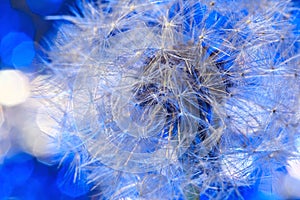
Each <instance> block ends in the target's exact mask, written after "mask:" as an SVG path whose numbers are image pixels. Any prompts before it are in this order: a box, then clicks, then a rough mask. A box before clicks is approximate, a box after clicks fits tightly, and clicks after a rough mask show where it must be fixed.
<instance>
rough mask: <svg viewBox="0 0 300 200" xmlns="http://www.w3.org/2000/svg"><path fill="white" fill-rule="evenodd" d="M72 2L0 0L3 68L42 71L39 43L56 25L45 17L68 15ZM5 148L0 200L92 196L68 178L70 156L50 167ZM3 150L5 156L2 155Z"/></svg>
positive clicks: (0, 66)
mask: <svg viewBox="0 0 300 200" xmlns="http://www.w3.org/2000/svg"><path fill="white" fill-rule="evenodd" d="M72 3H74V2H73V0H0V25H1V26H0V70H5V69H17V70H20V71H22V72H24V73H27V72H36V71H37V70H39V69H36V68H33V66H32V62H33V61H34V60H35V59H36V56H37V52H36V51H37V49H38V47H37V45H38V44H39V43H40V42H41V40H42V38H43V37H44V36H45V35H47V34H48V32H49V30H51V28H52V26H53V24H52V21H49V20H45V16H48V15H57V14H67V13H68V8H69V6H71V5H72ZM0 115H1V109H0ZM0 121H1V116H0ZM2 122H3V121H2ZM2 122H0V127H1V123H2ZM1 132H2V133H1ZM3 132H4V131H3V129H0V142H1V143H3V142H6V141H5V140H4V139H3V137H4V136H3V135H4V134H3ZM11 132H13V131H11ZM1 145H2V144H1ZM2 146H6V145H2ZM7 146H9V145H7ZM8 149H9V148H8ZM2 150H3V148H2V147H1V148H0V157H1V156H2V157H3V156H4V159H2V160H1V162H0V200H4V199H20V200H27V199H28V200H34V199H39V200H48V199H61V200H64V199H66V200H72V199H76V200H84V199H90V198H88V197H87V196H88V191H89V188H88V186H86V185H83V184H81V183H77V184H73V183H72V182H70V181H69V182H68V181H66V179H65V174H66V173H67V171H66V170H65V169H66V167H64V165H68V160H70V159H66V161H65V163H63V164H62V166H58V165H52V166H49V165H45V164H43V163H41V162H39V161H38V160H37V159H36V158H35V157H33V156H32V155H29V154H26V153H23V152H22V151H16V150H15V149H14V152H10V151H11V150H8V152H5V151H2ZM3 152H4V153H5V155H1V154H3ZM80 184H81V185H80ZM70 191H71V192H70Z"/></svg>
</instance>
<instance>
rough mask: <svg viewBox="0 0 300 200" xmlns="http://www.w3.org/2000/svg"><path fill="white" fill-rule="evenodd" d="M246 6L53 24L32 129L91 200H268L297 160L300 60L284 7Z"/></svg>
mask: <svg viewBox="0 0 300 200" xmlns="http://www.w3.org/2000/svg"><path fill="white" fill-rule="evenodd" d="M255 2H256V3H255V4H253V3H251V4H250V3H248V2H245V1H229V2H228V4H229V5H230V6H224V2H222V1H194V0H178V1H150V0H149V1H138V0H136V1H109V2H106V3H105V2H103V3H98V4H97V3H96V4H92V3H86V2H82V3H80V4H79V5H80V12H78V11H77V12H76V11H75V12H74V15H73V16H58V17H52V19H59V20H64V21H67V23H62V25H61V26H60V28H59V30H58V34H57V37H56V39H55V40H54V42H53V44H52V46H51V47H50V51H49V52H48V56H49V58H50V60H51V61H50V62H48V63H47V68H49V69H50V70H51V73H52V76H53V77H51V78H50V79H48V80H47V79H45V80H47V81H43V82H42V84H41V85H43V86H42V87H41V89H42V88H43V87H49V88H53V91H55V93H56V94H57V95H52V94H51V93H48V95H44V97H46V99H48V103H47V105H48V106H47V108H44V109H41V110H40V112H39V117H38V119H37V121H38V122H39V123H38V124H39V126H40V128H41V130H43V131H44V132H45V133H46V134H48V135H49V136H52V137H54V138H55V140H54V141H57V145H58V146H59V147H60V148H59V149H60V150H61V151H62V152H63V153H62V155H64V154H65V155H73V154H72V152H73V153H74V155H76V156H75V157H74V162H72V163H73V164H74V166H75V167H74V166H72V167H73V168H74V169H76V170H75V171H76V173H75V174H80V170H83V169H89V171H90V173H89V174H88V176H87V179H88V180H89V181H90V182H93V183H94V184H95V186H94V188H93V189H94V190H95V191H97V192H96V193H97V194H96V196H97V197H99V199H101V198H102V199H105V198H110V199H122V198H123V199H126V198H129V199H183V198H199V197H201V198H210V199H224V198H228V197H229V196H230V194H236V195H237V196H241V194H239V192H237V190H236V189H237V188H238V187H242V186H250V185H253V184H256V183H257V181H258V180H259V181H260V185H261V187H260V188H261V190H265V191H267V192H270V191H271V190H270V188H268V187H265V185H267V183H269V182H270V180H271V179H272V178H273V177H275V176H276V174H278V173H279V172H278V171H280V170H278V169H280V168H281V167H282V166H285V165H286V162H287V159H288V158H291V157H293V158H296V157H297V156H295V155H297V153H296V154H295V151H296V150H295V149H296V148H295V138H297V134H298V133H299V122H298V121H297V119H298V118H299V117H298V118H297V117H296V116H298V115H299V112H298V110H299V106H300V105H299V94H300V87H299V84H296V83H299V76H295V74H299V70H300V69H299V67H298V66H299V65H297V64H299V52H298V50H296V47H295V45H294V44H295V42H296V41H297V37H296V36H295V35H294V33H293V32H292V31H291V30H293V26H292V25H291V24H290V22H289V19H290V17H288V15H289V13H290V11H291V10H292V6H291V5H290V4H289V3H288V2H285V3H282V2H280V1H276V0H274V1H255ZM50 18H51V17H50ZM282 38H284V39H282ZM47 109H48V110H47ZM295 117H296V118H295ZM45 120H46V121H48V122H49V123H46V124H45V123H44V122H43V121H45ZM50 122H51V123H50ZM75 158H76V159H75ZM64 159H67V156H66V157H65V158H63V159H62V160H64ZM73 168H72V169H73ZM73 173H74V172H73Z"/></svg>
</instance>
